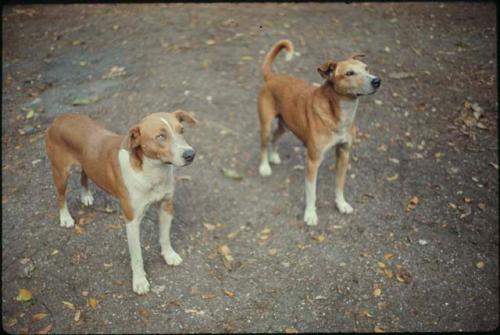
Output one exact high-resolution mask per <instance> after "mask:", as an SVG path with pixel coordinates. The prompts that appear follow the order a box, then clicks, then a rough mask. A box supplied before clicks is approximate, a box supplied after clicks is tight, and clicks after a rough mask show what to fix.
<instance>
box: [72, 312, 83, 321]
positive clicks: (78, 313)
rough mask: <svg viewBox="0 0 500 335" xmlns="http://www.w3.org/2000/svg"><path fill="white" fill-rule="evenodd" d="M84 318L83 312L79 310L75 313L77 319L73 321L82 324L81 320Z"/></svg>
mask: <svg viewBox="0 0 500 335" xmlns="http://www.w3.org/2000/svg"><path fill="white" fill-rule="evenodd" d="M81 316H82V311H81V310H77V311H76V313H75V317H74V318H73V320H74V321H75V322H76V323H78V322H80V318H81Z"/></svg>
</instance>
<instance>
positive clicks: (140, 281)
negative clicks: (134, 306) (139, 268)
mask: <svg viewBox="0 0 500 335" xmlns="http://www.w3.org/2000/svg"><path fill="white" fill-rule="evenodd" d="M132 286H133V289H134V292H135V293H137V294H144V293H148V292H149V282H148V280H147V279H146V276H145V275H137V276H136V275H134V277H133V278H132Z"/></svg>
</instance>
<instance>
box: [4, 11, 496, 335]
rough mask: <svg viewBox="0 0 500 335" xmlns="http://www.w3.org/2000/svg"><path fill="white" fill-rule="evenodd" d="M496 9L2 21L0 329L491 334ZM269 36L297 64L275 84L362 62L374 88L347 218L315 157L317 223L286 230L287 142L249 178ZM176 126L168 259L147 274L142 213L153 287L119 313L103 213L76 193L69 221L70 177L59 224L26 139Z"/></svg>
mask: <svg viewBox="0 0 500 335" xmlns="http://www.w3.org/2000/svg"><path fill="white" fill-rule="evenodd" d="M495 13H496V8H495V5H494V4H493V3H437V2H436V3H420V4H416V3H401V4H394V3H371V4H363V3H355V4H343V3H335V4H149V5H142V4H135V5H48V6H39V5H38V6H35V5H33V6H7V7H3V14H2V23H3V30H2V38H3V48H2V88H3V90H2V324H3V328H4V330H6V331H8V332H9V333H27V332H30V333H31V332H40V333H47V332H54V333H89V332H92V333H124V332H126V333H185V332H296V331H298V332H323V331H332V332H371V331H478V330H491V329H494V328H496V327H498V312H499V299H498V298H499V292H498V285H499V280H498V278H499V277H498V139H497V136H498V128H497V111H498V102H497V95H496V92H497V79H496V73H497V62H496V61H497V55H496V50H497V46H496V40H497V33H496V28H495V27H496V18H495ZM282 38H289V39H290V40H292V41H293V42H294V44H295V47H296V51H297V55H296V57H295V58H294V59H293V60H292V61H291V62H285V59H284V56H283V55H280V56H279V57H278V58H277V60H276V63H275V66H274V69H275V71H276V72H287V73H291V74H293V75H296V76H298V77H300V78H303V79H305V80H307V81H309V82H311V83H312V82H316V83H320V82H321V78H320V76H319V75H318V73H317V71H316V68H317V67H318V66H319V65H320V64H321V63H323V62H324V61H325V60H327V59H330V58H333V59H341V58H343V57H347V56H349V55H351V54H353V53H355V52H363V53H365V54H366V58H365V60H366V63H368V64H369V66H370V69H371V71H372V73H374V74H377V75H379V76H380V77H381V78H382V86H381V89H380V90H379V92H378V93H377V94H376V95H373V96H369V97H364V98H362V99H361V101H360V105H359V109H358V113H357V121H356V124H357V126H358V128H359V136H358V139H357V141H356V143H355V145H354V147H353V152H352V156H351V157H352V159H351V163H350V169H349V171H348V176H349V177H348V181H347V188H346V199H347V201H348V202H350V203H351V205H352V206H353V207H354V213H353V214H351V215H343V214H340V213H339V212H338V211H337V210H336V209H335V207H334V178H333V173H334V172H333V171H332V166H333V165H334V155H333V154H330V155H328V157H327V158H326V159H325V161H324V162H323V164H322V166H321V168H320V172H319V179H318V202H317V206H318V216H319V225H318V226H316V227H307V226H306V225H305V224H304V223H303V222H302V216H303V208H304V183H303V180H304V171H303V164H304V163H303V154H304V151H303V148H302V146H301V144H300V142H299V141H298V140H297V139H296V138H295V137H294V136H292V135H291V134H287V135H285V136H284V138H283V140H282V141H281V145H280V149H279V151H280V153H281V158H282V165H279V166H275V167H274V169H273V174H272V176H271V177H269V178H267V179H264V178H262V177H260V176H259V175H258V157H259V142H258V121H257V114H256V95H257V92H258V88H259V87H260V85H261V84H262V73H261V64H262V61H263V58H264V54H265V52H267V50H268V49H269V48H270V47H271V45H272V44H273V43H275V42H276V41H277V40H279V39H282ZM180 108H182V109H185V110H191V111H194V112H195V113H196V115H197V116H198V118H199V120H200V121H201V122H200V125H199V127H198V128H196V129H188V130H187V134H186V138H187V140H188V142H189V143H190V144H192V145H193V147H194V148H195V149H196V150H197V158H196V159H195V162H194V163H193V164H192V165H191V166H189V167H186V168H179V169H177V172H176V173H177V176H180V177H181V178H179V180H178V181H177V189H176V194H175V210H176V215H175V218H174V222H173V228H172V241H173V242H172V243H173V246H174V248H175V249H176V250H177V252H178V253H179V254H180V255H181V256H182V257H183V259H184V262H183V263H182V264H181V265H180V266H179V267H170V266H167V265H166V264H165V263H164V261H163V259H162V258H161V256H160V247H159V244H158V241H157V232H158V228H157V224H156V219H157V218H156V213H155V212H154V211H153V210H150V211H149V212H148V214H147V219H145V220H144V221H143V224H142V236H141V238H142V246H143V256H144V262H145V269H146V272H147V274H148V279H149V281H150V284H151V288H152V291H151V292H150V293H148V294H147V295H144V296H138V295H136V294H134V293H133V292H132V283H131V279H132V276H131V269H130V265H129V254H128V249H127V243H126V236H125V229H124V227H123V220H122V218H121V214H120V211H119V206H118V203H117V201H116V200H115V199H113V198H111V197H110V196H109V195H107V194H105V193H104V192H103V191H101V190H98V189H97V188H96V187H95V185H93V184H92V185H91V189H92V191H93V192H94V197H95V200H96V201H95V204H94V206H93V207H91V208H84V207H82V205H81V204H80V201H79V174H78V173H74V174H73V175H72V177H71V180H70V188H69V193H68V194H69V196H68V197H69V200H68V204H69V209H70V211H71V213H72V214H73V216H74V217H75V219H76V220H77V222H78V223H79V224H78V225H77V227H76V228H74V229H65V228H62V227H60V226H59V224H58V213H57V210H56V202H55V189H54V186H53V183H52V177H51V173H50V166H49V162H48V160H47V158H46V156H45V151H44V139H43V131H44V129H45V128H46V127H47V126H48V125H49V123H50V122H51V120H53V118H54V117H56V116H57V115H59V114H61V113H65V112H77V113H81V114H85V115H89V116H91V117H93V118H95V119H97V120H100V121H102V122H103V123H105V124H107V125H108V126H109V128H110V129H112V130H114V131H116V132H121V133H123V132H126V131H127V129H128V128H129V127H130V126H131V125H133V124H134V123H135V122H137V121H138V120H140V119H141V118H142V117H143V116H145V115H146V114H148V113H151V112H157V111H173V110H175V109H180ZM221 168H232V169H234V170H236V171H238V172H239V173H240V174H241V175H242V176H243V179H242V180H232V179H228V178H225V177H224V176H223V174H222V173H221ZM412 199H413V200H412ZM411 200H412V201H411ZM220 246H227V248H228V249H229V251H230V254H229V255H227V254H226V256H225V258H224V256H223V255H221V252H220V249H221V248H220ZM222 250H226V251H227V249H224V248H223V249H222ZM229 256H231V257H229ZM231 258H232V260H231ZM21 289H25V290H27V291H29V293H31V299H30V297H29V294H27V293H28V292H27V291H23V290H21ZM23 298H24V299H25V300H28V301H24V302H23V301H19V299H21V300H22V299H23Z"/></svg>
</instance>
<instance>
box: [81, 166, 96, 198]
mask: <svg viewBox="0 0 500 335" xmlns="http://www.w3.org/2000/svg"><path fill="white" fill-rule="evenodd" d="M80 182H81V184H82V189H81V193H80V199H81V201H82V204H83V205H84V206H92V204H93V203H94V197H93V196H92V193H90V190H89V186H88V177H87V175H86V174H85V171H83V169H82V176H81V178H80Z"/></svg>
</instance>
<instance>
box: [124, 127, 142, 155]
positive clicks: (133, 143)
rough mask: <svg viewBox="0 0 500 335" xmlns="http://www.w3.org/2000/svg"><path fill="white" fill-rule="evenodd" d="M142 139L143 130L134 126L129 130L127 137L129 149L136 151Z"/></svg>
mask: <svg viewBox="0 0 500 335" xmlns="http://www.w3.org/2000/svg"><path fill="white" fill-rule="evenodd" d="M140 137H141V129H140V128H139V126H133V127H132V128H130V129H129V131H128V135H127V147H128V149H129V150H134V149H135V148H137V147H138V146H139V145H140V143H139V138H140Z"/></svg>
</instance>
